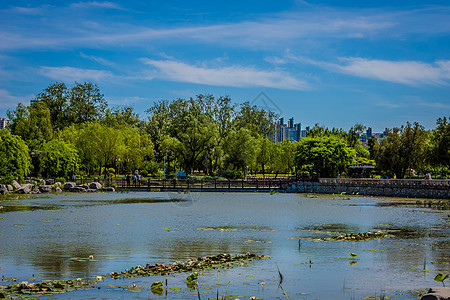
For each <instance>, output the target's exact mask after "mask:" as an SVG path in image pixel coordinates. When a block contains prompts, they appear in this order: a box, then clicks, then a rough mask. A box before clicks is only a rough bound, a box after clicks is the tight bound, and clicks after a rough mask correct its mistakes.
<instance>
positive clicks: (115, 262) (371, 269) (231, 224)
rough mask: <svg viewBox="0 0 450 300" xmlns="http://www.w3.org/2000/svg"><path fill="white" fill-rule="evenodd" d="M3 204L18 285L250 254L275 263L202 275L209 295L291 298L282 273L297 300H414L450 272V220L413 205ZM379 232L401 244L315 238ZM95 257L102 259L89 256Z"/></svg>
mask: <svg viewBox="0 0 450 300" xmlns="http://www.w3.org/2000/svg"><path fill="white" fill-rule="evenodd" d="M174 198H181V199H185V200H186V199H187V200H189V201H173V199H174ZM191 200H193V201H191ZM0 205H1V206H3V208H2V209H0V267H1V269H0V277H1V276H5V277H16V278H18V281H19V282H20V281H23V280H28V281H29V280H31V279H33V278H35V280H36V281H39V280H42V279H69V278H77V277H91V276H95V275H99V274H105V273H109V272H112V271H117V272H120V271H122V270H125V269H128V268H130V267H132V266H137V265H145V264H146V263H167V262H173V261H176V260H185V259H189V258H195V257H200V256H205V255H215V254H219V253H245V252H247V251H248V252H252V253H255V254H264V255H269V256H271V257H272V258H271V259H270V260H264V261H255V262H253V263H252V265H251V266H247V267H239V268H233V269H229V270H221V271H220V272H218V271H217V270H210V271H205V272H203V273H202V275H200V277H199V280H200V283H199V284H200V291H201V293H202V299H206V298H208V297H214V299H215V297H216V293H217V291H218V293H219V295H223V294H224V293H225V291H227V294H228V295H230V294H231V295H235V297H237V298H240V299H249V297H251V296H256V297H259V298H263V299H273V298H277V297H283V292H282V290H281V289H280V288H279V287H278V271H277V266H278V267H279V269H280V271H281V273H282V274H283V278H284V280H283V288H284V290H285V291H286V293H287V295H288V296H289V298H290V299H361V298H363V297H366V296H379V295H391V296H393V297H394V298H395V299H415V298H416V295H410V294H408V293H406V294H403V295H401V294H400V293H401V292H402V291H407V290H413V289H425V288H428V287H431V286H437V285H440V283H437V282H434V281H433V278H434V276H435V275H436V274H437V273H448V272H449V271H450V264H449V262H450V242H449V238H448V237H449V236H450V235H449V233H450V229H449V228H450V226H449V222H450V221H448V220H445V218H447V217H448V214H449V212H448V211H437V210H432V209H430V208H423V207H418V206H416V205H415V200H413V201H410V202H408V201H400V200H395V199H380V198H369V197H352V198H351V199H350V200H346V199H343V197H342V196H340V197H339V196H335V197H332V196H320V198H309V197H308V196H307V195H305V194H276V195H270V194H263V193H227V194H222V193H201V194H168V193H143V192H137V193H123V194H122V193H98V194H63V195H49V196H42V197H38V198H22V199H13V200H0ZM205 229H213V230H205ZM371 230H390V231H392V232H393V233H395V236H394V237H392V238H384V239H380V240H372V241H362V242H316V241H313V240H312V239H311V238H317V237H324V236H329V233H330V232H348V233H350V232H353V233H358V232H366V231H371ZM327 232H328V233H327ZM299 241H300V243H299ZM350 252H353V253H356V254H357V255H358V256H357V258H358V259H359V260H358V261H357V263H356V264H351V263H350V262H351V261H350V260H349V258H350V256H349V253H350ZM89 255H93V256H94V260H91V261H89V260H87V259H86V258H87V257H89ZM310 261H311V262H312V264H309V262H310ZM305 262H308V263H307V264H305ZM424 269H425V271H424ZM187 275H188V274H178V275H174V276H170V277H166V278H167V280H168V285H169V288H172V289H169V290H168V295H163V296H158V295H154V294H153V293H152V292H151V291H150V289H143V290H142V291H141V292H140V293H135V292H126V291H119V290H117V289H114V288H113V286H109V288H108V285H111V284H112V285H115V286H119V289H120V287H127V286H130V285H132V284H133V283H134V284H136V285H137V286H141V287H149V286H150V285H151V284H152V283H153V282H155V281H160V280H161V277H158V276H155V277H147V278H137V279H133V280H118V281H114V280H112V279H109V280H106V281H102V282H101V283H100V287H101V289H100V290H92V289H91V290H89V291H77V292H70V293H66V294H63V295H56V296H52V297H50V298H60V299H62V298H64V299H67V298H73V299H80V298H86V299H87V298H90V299H109V298H113V297H114V298H117V297H118V298H124V299H127V298H135V299H140V298H142V299H149V298H155V299H162V298H164V299H198V298H197V296H196V295H195V292H194V291H191V290H189V289H188V288H187V287H186V285H185V283H184V282H185V278H186V276H187ZM33 276H34V277H33ZM164 279H165V278H164ZM262 282H264V283H265V285H261V283H262ZM180 289H181V290H180ZM194 295H195V296H194Z"/></svg>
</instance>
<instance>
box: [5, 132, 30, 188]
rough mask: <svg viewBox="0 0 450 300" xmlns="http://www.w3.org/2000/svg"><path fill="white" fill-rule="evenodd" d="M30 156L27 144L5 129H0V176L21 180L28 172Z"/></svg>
mask: <svg viewBox="0 0 450 300" xmlns="http://www.w3.org/2000/svg"><path fill="white" fill-rule="evenodd" d="M30 168H31V158H30V155H29V150H28V146H27V145H26V143H25V142H24V141H23V140H22V139H21V138H20V137H19V136H17V135H13V134H10V133H9V131H8V130H7V129H1V130H0V177H2V178H4V177H9V178H10V177H17V178H18V179H19V180H21V181H22V180H23V179H24V178H25V176H27V175H28V174H29V173H30Z"/></svg>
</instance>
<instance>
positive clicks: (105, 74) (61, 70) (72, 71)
mask: <svg viewBox="0 0 450 300" xmlns="http://www.w3.org/2000/svg"><path fill="white" fill-rule="evenodd" d="M39 73H40V74H41V75H43V76H46V77H49V78H52V79H56V80H59V81H66V82H75V81H83V80H88V81H89V80H93V81H97V82H102V81H111V80H114V78H115V76H114V75H113V73H112V72H110V71H104V70H92V69H80V68H73V67H41V68H40V70H39Z"/></svg>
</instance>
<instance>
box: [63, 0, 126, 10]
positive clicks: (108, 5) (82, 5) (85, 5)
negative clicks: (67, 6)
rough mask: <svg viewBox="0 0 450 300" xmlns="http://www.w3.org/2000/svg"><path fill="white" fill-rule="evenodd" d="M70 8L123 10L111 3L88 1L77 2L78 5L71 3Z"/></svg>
mask: <svg viewBox="0 0 450 300" xmlns="http://www.w3.org/2000/svg"><path fill="white" fill-rule="evenodd" d="M71 6H72V7H75V8H95V7H99V8H110V9H119V10H123V8H122V7H121V6H120V5H118V4H116V3H113V2H109V1H102V2H99V1H90V2H78V3H72V4H71Z"/></svg>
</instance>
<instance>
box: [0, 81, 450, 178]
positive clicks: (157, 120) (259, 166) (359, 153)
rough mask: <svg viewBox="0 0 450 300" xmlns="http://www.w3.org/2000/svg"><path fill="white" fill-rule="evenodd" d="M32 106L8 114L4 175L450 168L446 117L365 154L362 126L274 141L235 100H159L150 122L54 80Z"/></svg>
mask: <svg viewBox="0 0 450 300" xmlns="http://www.w3.org/2000/svg"><path fill="white" fill-rule="evenodd" d="M31 103H33V104H32V105H29V106H25V105H23V104H19V105H18V106H17V108H16V109H15V110H12V111H8V118H9V120H10V128H9V129H10V133H11V134H10V133H9V132H8V131H5V130H4V131H3V132H2V133H1V134H0V138H1V140H0V150H2V151H1V153H0V155H1V156H2V157H0V158H1V160H0V177H2V176H3V177H5V176H7V175H10V176H17V177H20V178H23V177H24V176H26V175H27V174H29V173H30V171H33V173H35V174H37V175H41V176H45V177H50V176H60V177H68V176H71V175H72V174H77V173H85V174H101V173H102V170H105V169H108V168H114V169H115V170H119V171H120V172H121V173H125V172H130V171H133V170H135V169H139V170H142V169H145V170H148V171H149V172H150V173H153V174H160V175H162V173H163V172H166V174H169V173H172V172H174V171H175V170H184V171H186V172H187V173H188V174H189V173H191V172H192V171H194V170H201V171H203V172H204V173H205V174H208V175H212V176H215V175H222V176H227V177H243V176H245V175H246V174H249V173H257V172H258V173H262V174H265V173H267V172H271V173H275V174H278V173H285V172H294V171H296V172H297V173H301V174H302V175H305V176H321V177H332V176H337V175H338V174H344V173H345V172H347V168H348V166H349V165H352V164H371V165H375V164H376V165H377V167H378V168H379V170H380V171H382V172H386V173H387V174H392V175H396V176H397V177H399V178H403V177H404V176H405V173H406V170H408V169H410V168H426V167H435V168H441V169H448V168H449V166H448V163H449V161H450V159H449V135H450V133H449V131H450V125H449V124H448V123H447V119H446V118H443V119H439V120H438V127H437V128H436V129H435V130H432V131H425V130H424V129H423V127H422V126H420V125H418V124H414V125H411V124H409V123H408V124H407V125H406V126H402V127H401V128H394V129H392V130H390V132H389V134H388V137H387V138H385V139H383V140H382V141H381V143H379V144H378V142H377V140H376V139H371V140H369V147H368V150H366V149H364V148H363V147H362V145H361V143H360V142H359V137H360V135H361V133H362V132H363V131H364V129H365V128H364V126H363V125H361V124H356V125H355V126H354V127H352V128H351V129H350V130H349V131H348V132H346V131H344V130H342V129H335V128H333V129H328V128H325V127H321V126H318V125H316V126H315V127H314V128H312V129H311V130H310V131H309V133H308V136H307V137H306V138H302V139H301V140H300V141H299V142H295V143H293V142H290V141H284V142H282V143H273V142H272V139H271V138H270V135H271V134H273V130H274V123H275V121H276V119H277V116H276V115H275V114H274V113H273V112H270V111H267V110H264V109H262V108H260V107H257V106H255V105H251V104H250V103H249V102H245V103H243V104H241V105H236V104H233V103H232V102H231V99H230V98H229V97H220V98H215V97H214V96H212V95H198V96H197V97H196V98H189V99H175V100H171V101H169V100H161V101H157V102H155V103H154V104H153V105H152V106H151V107H150V108H148V109H147V111H146V114H147V119H146V120H141V119H140V118H139V116H138V115H137V114H136V113H135V112H134V111H133V109H132V108H130V107H118V108H110V107H108V105H107V102H106V100H105V98H104V96H103V94H101V93H100V90H99V88H98V87H97V86H96V85H94V84H92V83H82V84H81V83H75V85H74V86H73V87H71V88H69V87H67V86H66V85H65V84H63V83H56V84H53V85H51V86H49V87H47V88H46V89H44V90H43V91H42V92H41V93H39V94H38V95H37V96H36V97H35V98H34V99H32V101H31ZM19 152H20V154H19ZM16 157H17V159H16Z"/></svg>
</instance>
